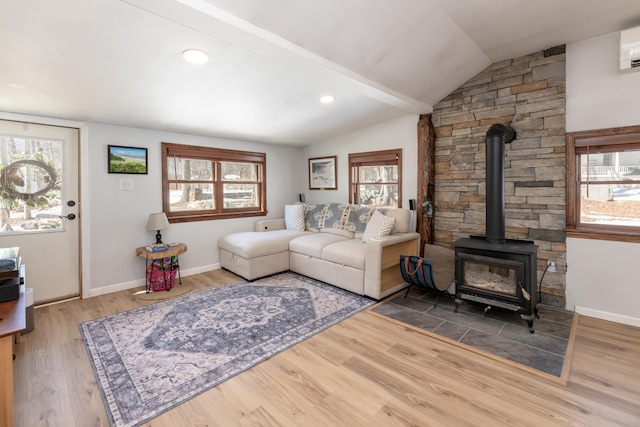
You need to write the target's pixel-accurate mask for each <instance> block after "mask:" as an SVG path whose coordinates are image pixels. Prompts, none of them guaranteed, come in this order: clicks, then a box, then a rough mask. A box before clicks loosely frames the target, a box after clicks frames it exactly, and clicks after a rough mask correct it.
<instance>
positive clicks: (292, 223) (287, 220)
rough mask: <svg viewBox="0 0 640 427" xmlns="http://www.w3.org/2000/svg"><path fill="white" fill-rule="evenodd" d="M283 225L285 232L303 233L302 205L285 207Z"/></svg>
mask: <svg viewBox="0 0 640 427" xmlns="http://www.w3.org/2000/svg"><path fill="white" fill-rule="evenodd" d="M284 225H285V227H286V229H287V230H295V231H304V205H285V207H284Z"/></svg>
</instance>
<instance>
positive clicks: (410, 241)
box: [364, 232, 420, 299]
mask: <svg viewBox="0 0 640 427" xmlns="http://www.w3.org/2000/svg"><path fill="white" fill-rule="evenodd" d="M366 245H367V249H366V261H365V272H364V293H365V295H368V296H370V297H372V298H375V299H380V298H383V297H385V296H387V295H389V294H391V293H393V292H395V291H396V290H398V289H400V288H402V287H403V284H404V279H403V278H402V273H401V272H400V267H399V265H400V255H418V254H419V253H420V234H418V233H415V232H411V233H398V234H391V235H389V236H385V237H382V238H380V239H376V240H369V241H368V242H367V243H366Z"/></svg>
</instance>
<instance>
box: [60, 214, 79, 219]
mask: <svg viewBox="0 0 640 427" xmlns="http://www.w3.org/2000/svg"><path fill="white" fill-rule="evenodd" d="M60 218H66V219H76V214H72V213H70V214H69V215H60Z"/></svg>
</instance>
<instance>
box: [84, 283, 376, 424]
mask: <svg viewBox="0 0 640 427" xmlns="http://www.w3.org/2000/svg"><path fill="white" fill-rule="evenodd" d="M373 303H374V301H373V300H371V299H368V298H365V297H361V296H359V295H355V294H353V293H350V292H347V291H344V290H342V289H339V288H336V287H333V286H330V285H327V284H325V283H322V282H318V281H316V280H313V279H309V278H307V277H304V276H300V275H297V274H295V273H291V272H287V273H282V274H278V275H274V276H270V277H266V278H263V279H259V280H255V281H253V282H246V281H241V282H236V283H233V284H230V285H225V286H222V287H218V288H213V289H209V290H205V291H201V292H196V293H191V294H188V295H184V296H181V297H178V298H176V299H173V300H167V301H162V302H159V303H156V304H152V305H148V306H145V307H140V308H137V309H134V310H131V311H127V312H125V313H121V314H116V315H113V316H108V317H104V318H101V319H97V320H91V321H88V322H84V323H81V324H80V325H79V327H80V331H81V333H82V337H83V339H84V342H85V345H86V348H87V353H88V354H89V359H90V361H91V363H92V365H93V369H94V372H95V375H96V378H97V380H98V385H99V388H100V390H101V393H102V396H103V399H104V403H105V407H106V409H107V413H108V415H109V418H110V422H111V425H112V426H118V427H123V426H137V425H140V424H142V423H144V422H146V421H148V420H150V419H152V418H154V417H157V416H158V415H160V414H161V413H163V412H165V411H167V410H169V409H171V408H173V407H175V406H177V405H180V404H181V403H183V402H185V401H186V400H188V399H191V398H193V397H195V396H197V395H198V394H200V393H202V392H204V391H206V390H208V389H210V388H212V387H214V386H216V385H217V384H220V383H221V382H223V381H225V380H227V379H229V378H231V377H233V376H234V375H237V374H239V373H241V372H242V371H244V370H246V369H248V368H250V367H252V366H254V365H256V364H257V363H259V362H261V361H263V360H265V359H268V358H269V357H271V356H273V355H275V354H277V353H279V352H281V351H283V350H285V349H287V348H289V347H291V346H293V345H294V344H296V343H299V342H301V341H303V340H304V339H306V338H308V337H310V336H312V335H314V334H316V333H318V332H320V331H322V330H324V329H326V328H328V327H330V326H332V325H334V324H336V323H338V322H340V321H341V320H343V319H345V318H347V317H349V316H351V315H353V314H355V313H357V312H359V311H361V310H363V309H365V308H367V307H369V306H370V305H372V304H373Z"/></svg>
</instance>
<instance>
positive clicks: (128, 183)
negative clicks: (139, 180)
mask: <svg viewBox="0 0 640 427" xmlns="http://www.w3.org/2000/svg"><path fill="white" fill-rule="evenodd" d="M118 189H119V190H122V191H133V179H131V178H120V179H119V180H118Z"/></svg>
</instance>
